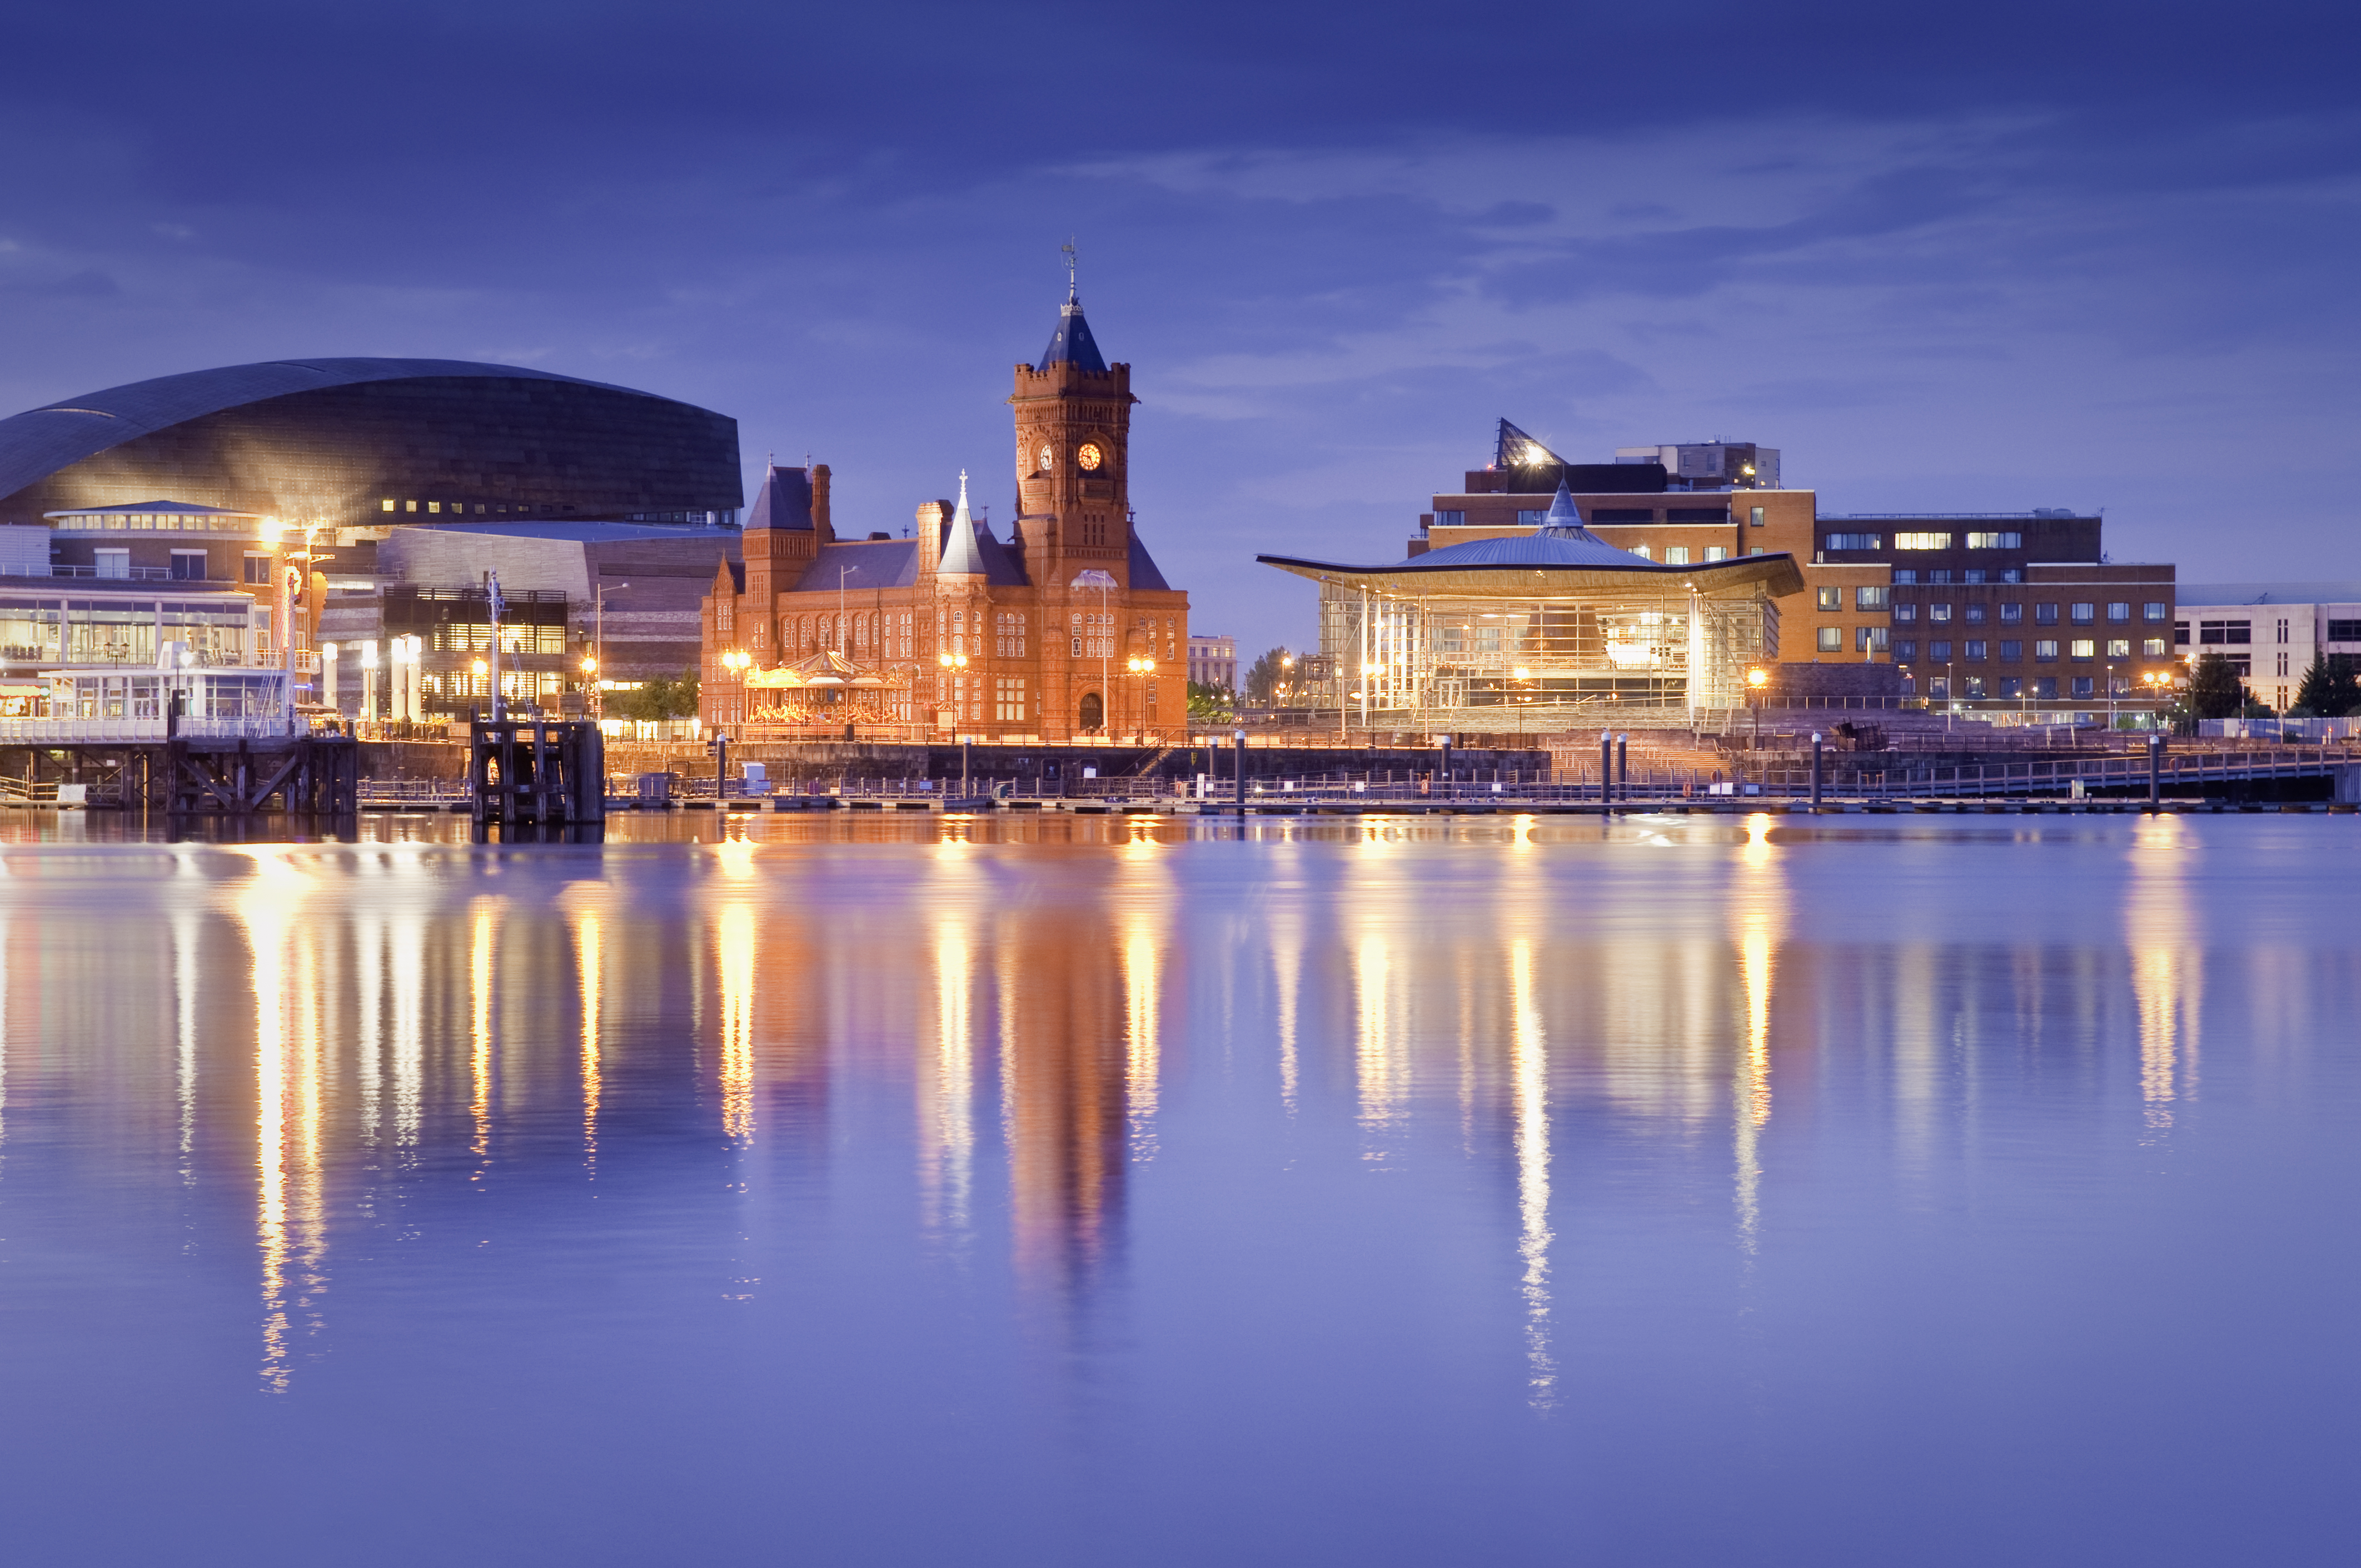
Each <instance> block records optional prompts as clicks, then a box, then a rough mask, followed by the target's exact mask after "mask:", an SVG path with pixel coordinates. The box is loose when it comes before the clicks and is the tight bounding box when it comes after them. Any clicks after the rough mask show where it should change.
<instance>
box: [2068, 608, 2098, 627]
mask: <svg viewBox="0 0 2361 1568" xmlns="http://www.w3.org/2000/svg"><path fill="white" fill-rule="evenodd" d="M2067 618H2068V619H2069V620H2072V621H2073V623H2074V624H2075V625H2077V626H2088V625H2090V624H2091V622H2092V621H2094V620H2098V619H2099V607H2098V606H2097V605H2094V604H2078V605H2075V606H2073V607H2071V608H2070V609H2069V610H2068V611H2067Z"/></svg>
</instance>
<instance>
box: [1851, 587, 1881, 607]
mask: <svg viewBox="0 0 2361 1568" xmlns="http://www.w3.org/2000/svg"><path fill="white" fill-rule="evenodd" d="M1887 592H1888V590H1886V589H1884V588H1879V587H1867V588H1855V589H1853V591H1852V607H1853V609H1884V608H1885V607H1886V596H1887Z"/></svg>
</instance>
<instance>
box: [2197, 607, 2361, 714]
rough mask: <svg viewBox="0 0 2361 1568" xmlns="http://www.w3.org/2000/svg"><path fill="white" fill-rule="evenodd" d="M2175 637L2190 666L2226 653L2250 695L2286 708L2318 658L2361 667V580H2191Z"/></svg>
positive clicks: (2225, 655) (2352, 666) (2284, 709)
mask: <svg viewBox="0 0 2361 1568" xmlns="http://www.w3.org/2000/svg"><path fill="white" fill-rule="evenodd" d="M2172 643H2173V652H2174V654H2175V655H2176V656H2177V657H2178V658H2180V660H2181V661H2182V662H2183V663H2184V664H2187V663H2195V662H2196V660H2197V659H2198V658H2199V657H2200V656H2201V655H2202V654H2206V653H2220V654H2222V655H2223V656H2224V658H2226V659H2228V660H2229V661H2230V665H2231V667H2232V668H2233V669H2235V670H2236V671H2237V672H2238V677H2239V679H2240V680H2242V681H2244V682H2245V683H2246V692H2247V695H2248V696H2252V697H2254V698H2255V699H2256V700H2257V701H2258V702H2266V703H2268V704H2269V705H2270V706H2271V707H2275V708H2277V709H2278V710H2279V711H2280V712H2281V713H2285V712H2286V711H2287V709H2288V706H2289V705H2290V703H2292V702H2294V701H2295V694H2296V688H2297V687H2298V686H2300V685H2302V684H2303V674H2304V672H2305V671H2306V670H2308V669H2310V668H2311V667H2312V660H2313V659H2314V658H2321V657H2324V658H2326V659H2327V660H2328V661H2329V662H2330V663H2332V664H2334V663H2343V664H2344V665H2345V667H2346V668H2347V669H2356V668H2361V582H2335V581H2330V582H2274V583H2189V584H2185V585H2183V586H2182V587H2181V589H2180V599H2179V601H2178V610H2177V613H2176V614H2175V616H2174V618H2173V628H2172ZM2325 717H2330V718H2335V717H2341V716H2339V715H2327V716H2325Z"/></svg>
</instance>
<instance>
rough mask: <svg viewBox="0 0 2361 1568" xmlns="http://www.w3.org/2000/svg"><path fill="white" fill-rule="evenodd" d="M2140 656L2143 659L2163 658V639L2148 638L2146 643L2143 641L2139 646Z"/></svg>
mask: <svg viewBox="0 0 2361 1568" xmlns="http://www.w3.org/2000/svg"><path fill="white" fill-rule="evenodd" d="M2140 656H2141V657H2142V658H2144V659H2161V658H2163V657H2164V639H2163V638H2161V637H2150V638H2148V639H2147V641H2143V642H2142V643H2141V644H2140Z"/></svg>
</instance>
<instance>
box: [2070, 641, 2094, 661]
mask: <svg viewBox="0 0 2361 1568" xmlns="http://www.w3.org/2000/svg"><path fill="white" fill-rule="evenodd" d="M2067 656H2068V657H2069V658H2073V659H2095V658H2097V657H2098V656H2099V645H2098V643H2097V642H2095V641H2092V639H2090V638H2088V637H2077V638H2076V639H2074V645H2073V647H2072V648H2071V649H2070V651H2069V652H2068V655H2067Z"/></svg>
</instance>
